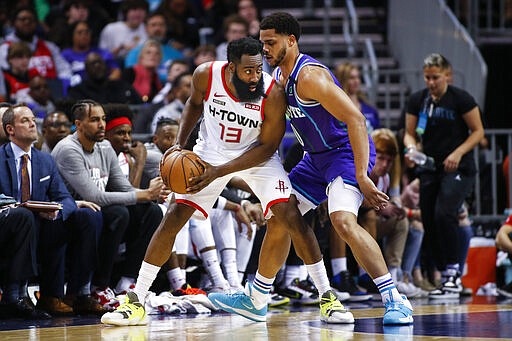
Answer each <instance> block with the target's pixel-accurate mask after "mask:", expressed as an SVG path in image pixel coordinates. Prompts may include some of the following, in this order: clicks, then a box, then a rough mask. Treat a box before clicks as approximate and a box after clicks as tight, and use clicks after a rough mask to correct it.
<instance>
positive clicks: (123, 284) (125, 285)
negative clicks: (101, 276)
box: [115, 276, 135, 293]
mask: <svg viewBox="0 0 512 341" xmlns="http://www.w3.org/2000/svg"><path fill="white" fill-rule="evenodd" d="M133 282H135V279H134V278H131V277H125V276H121V278H120V279H119V282H117V285H116V288H115V292H116V293H121V292H123V291H126V292H127V291H129V290H130V285H132V284H133Z"/></svg>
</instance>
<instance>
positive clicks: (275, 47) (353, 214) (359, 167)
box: [260, 13, 413, 324]
mask: <svg viewBox="0 0 512 341" xmlns="http://www.w3.org/2000/svg"><path fill="white" fill-rule="evenodd" d="M299 37H300V25H299V23H298V21H297V20H296V19H295V18H294V17H293V16H291V15H290V14H288V13H273V14H271V15H269V16H267V17H266V18H264V19H263V20H262V22H261V25H260V40H261V41H262V42H263V44H264V48H263V53H264V55H265V57H266V59H267V62H268V63H269V64H270V65H271V66H272V67H276V69H275V71H274V77H275V78H276V79H277V80H278V81H279V82H280V83H281V84H282V85H283V87H284V89H285V92H286V96H287V99H288V109H287V112H286V114H287V115H288V117H289V118H290V120H291V125H292V128H293V130H294V132H295V134H296V135H297V138H298V140H299V142H300V143H301V144H302V147H303V148H304V151H305V152H306V154H305V156H304V158H303V159H302V160H301V161H300V162H299V164H298V165H297V166H296V167H295V168H294V169H293V170H292V171H291V172H290V174H289V177H290V180H291V182H292V186H293V189H294V192H295V194H296V196H297V198H298V201H299V208H300V210H301V212H302V213H305V212H307V211H308V210H309V209H312V208H314V207H316V206H318V205H319V204H320V203H321V202H322V201H324V200H325V199H327V200H328V207H329V214H330V218H331V222H332V224H333V226H334V228H335V230H336V231H337V233H338V234H339V235H340V237H341V238H343V240H345V241H346V242H347V243H348V244H349V246H350V248H351V249H352V251H353V253H354V256H355V258H356V260H357V261H358V262H359V264H360V265H361V266H362V267H363V268H364V269H365V270H366V271H367V272H368V274H370V276H371V277H372V278H373V281H374V282H375V284H376V285H377V287H378V288H379V291H380V293H381V296H382V301H383V303H384V305H385V307H386V311H385V314H384V319H383V323H384V324H410V323H412V322H413V318H412V307H411V304H410V303H409V301H408V300H407V298H406V297H405V296H402V295H400V294H399V292H398V290H397V289H396V287H395V284H394V283H393V280H392V279H391V275H390V273H389V271H388V269H387V267H386V263H385V261H384V258H383V256H382V253H381V251H380V249H379V246H378V244H377V243H376V242H375V240H374V239H373V238H372V237H371V235H370V234H369V233H368V232H366V230H364V229H363V228H362V227H361V226H359V225H358V224H357V212H358V209H359V206H360V205H361V203H362V202H363V198H364V200H366V202H367V203H368V205H369V206H371V207H374V208H375V209H376V210H379V209H382V208H384V207H385V206H386V205H387V201H388V200H389V198H388V197H387V195H386V194H384V193H382V192H380V191H379V190H378V189H377V188H376V186H375V185H374V183H373V182H372V181H371V180H370V178H369V177H368V175H369V173H370V171H371V168H372V167H373V164H374V160H375V148H374V146H373V143H372V140H371V138H370V137H369V136H368V133H367V130H366V124H365V118H364V116H363V115H362V114H361V112H359V110H358V109H357V108H356V107H355V106H354V105H353V103H352V102H351V101H350V98H349V97H348V96H347V95H346V94H345V92H343V91H342V89H341V87H340V85H339V83H338V81H337V80H336V78H335V77H334V76H333V74H332V73H331V72H330V70H329V69H328V68H327V67H326V66H324V65H322V64H321V63H320V62H318V61H317V60H315V59H313V58H312V57H310V56H308V55H305V54H302V53H300V51H299V46H298V40H299Z"/></svg>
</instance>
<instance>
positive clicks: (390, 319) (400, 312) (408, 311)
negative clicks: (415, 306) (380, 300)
mask: <svg viewBox="0 0 512 341" xmlns="http://www.w3.org/2000/svg"><path fill="white" fill-rule="evenodd" d="M402 300H403V301H402V302H395V301H391V300H388V301H387V302H386V303H385V304H384V307H385V308H386V312H385V313H384V318H383V320H382V323H383V324H384V325H391V324H394V325H398V324H411V323H413V321H414V320H413V318H412V306H411V302H409V300H408V299H407V297H406V296H405V295H402Z"/></svg>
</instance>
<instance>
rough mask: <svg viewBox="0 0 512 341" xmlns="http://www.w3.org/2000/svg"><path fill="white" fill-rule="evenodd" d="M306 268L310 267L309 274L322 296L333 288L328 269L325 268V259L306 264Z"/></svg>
mask: <svg viewBox="0 0 512 341" xmlns="http://www.w3.org/2000/svg"><path fill="white" fill-rule="evenodd" d="M306 268H307V269H308V273H309V276H310V277H311V279H312V280H313V283H314V284H315V287H316V289H317V290H318V294H319V295H320V297H322V295H323V294H324V293H325V292H327V291H328V290H331V284H330V283H329V278H328V277H327V271H326V270H325V265H324V260H323V259H321V260H320V261H319V262H317V263H315V264H306Z"/></svg>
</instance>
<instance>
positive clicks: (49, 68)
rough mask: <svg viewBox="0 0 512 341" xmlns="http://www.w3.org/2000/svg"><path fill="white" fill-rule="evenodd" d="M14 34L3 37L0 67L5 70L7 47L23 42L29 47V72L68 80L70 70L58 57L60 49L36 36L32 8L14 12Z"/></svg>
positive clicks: (34, 15)
mask: <svg viewBox="0 0 512 341" xmlns="http://www.w3.org/2000/svg"><path fill="white" fill-rule="evenodd" d="M12 17H13V18H14V32H13V33H10V34H8V35H7V37H5V40H6V41H5V42H4V43H3V44H2V45H1V46H0V67H1V68H2V69H7V68H8V65H7V53H8V49H9V45H10V44H11V43H13V42H16V41H23V42H25V43H27V44H28V45H29V46H30V50H31V51H32V57H31V58H30V64H29V65H30V72H37V73H38V74H39V75H41V76H43V77H45V78H49V79H55V78H60V79H69V78H70V77H71V68H70V66H69V64H68V62H67V61H66V60H65V59H64V58H62V56H61V55H60V49H59V48H58V47H57V46H56V45H55V44H53V43H51V42H49V41H45V40H43V39H40V38H38V37H37V35H36V27H37V15H36V12H35V10H34V9H33V8H32V7H26V6H21V7H19V8H18V9H16V10H15V12H14V14H13V16H12Z"/></svg>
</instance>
